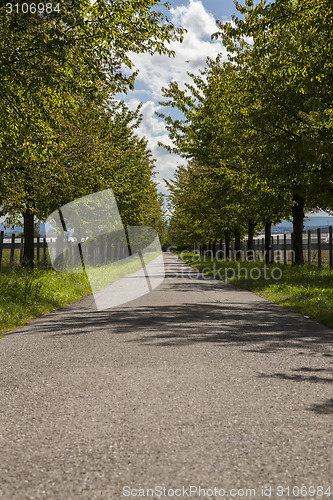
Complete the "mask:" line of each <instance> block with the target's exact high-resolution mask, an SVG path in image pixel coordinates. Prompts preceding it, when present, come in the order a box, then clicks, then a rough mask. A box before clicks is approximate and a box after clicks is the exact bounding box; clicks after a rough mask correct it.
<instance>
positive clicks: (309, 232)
mask: <svg viewBox="0 0 333 500" xmlns="http://www.w3.org/2000/svg"><path fill="white" fill-rule="evenodd" d="M308 264H309V266H310V264H311V231H310V229H308Z"/></svg>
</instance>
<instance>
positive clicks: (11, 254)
mask: <svg viewBox="0 0 333 500" xmlns="http://www.w3.org/2000/svg"><path fill="white" fill-rule="evenodd" d="M89 243H90V242H89ZM91 243H92V244H91V245H89V244H88V245H83V246H82V247H81V248H80V251H79V249H78V245H77V242H75V241H73V242H67V245H66V249H65V251H64V254H63V255H60V257H58V259H57V269H59V270H65V269H66V268H67V267H68V266H70V267H71V268H75V267H76V266H77V265H81V256H82V258H84V262H85V263H87V264H90V263H95V264H96V263H98V262H100V263H103V262H105V261H108V262H110V261H116V260H120V259H123V258H125V257H127V255H128V253H127V252H128V247H127V243H126V242H123V244H121V242H120V241H118V242H117V244H115V243H112V239H110V238H109V239H103V238H100V241H99V240H96V239H95V240H94V241H91ZM23 245H24V238H16V236H15V233H12V235H11V236H10V238H4V231H1V232H0V272H1V271H6V270H8V269H10V268H12V267H13V266H19V265H21V264H22V257H23ZM34 248H35V252H34V253H35V259H34V261H35V265H37V266H41V265H46V264H50V262H51V259H50V256H52V258H53V259H55V258H56V256H57V255H58V253H59V252H57V250H59V249H57V242H56V240H55V239H52V238H51V239H48V241H47V240H46V238H40V237H37V238H34Z"/></svg>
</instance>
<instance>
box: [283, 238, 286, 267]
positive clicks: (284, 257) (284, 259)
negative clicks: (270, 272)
mask: <svg viewBox="0 0 333 500" xmlns="http://www.w3.org/2000/svg"><path fill="white" fill-rule="evenodd" d="M283 262H284V264H285V265H286V264H287V235H286V233H285V234H284V235H283Z"/></svg>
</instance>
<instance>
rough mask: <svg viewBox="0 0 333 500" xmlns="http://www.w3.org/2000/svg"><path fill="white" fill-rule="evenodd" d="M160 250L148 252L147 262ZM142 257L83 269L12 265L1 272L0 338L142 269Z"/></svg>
mask: <svg viewBox="0 0 333 500" xmlns="http://www.w3.org/2000/svg"><path fill="white" fill-rule="evenodd" d="M158 255H159V252H147V253H145V254H144V261H145V263H146V264H148V263H149V262H150V261H151V260H153V259H155V258H156V257H157V256H158ZM141 266H142V264H141V260H140V259H139V258H136V259H123V260H121V261H117V262H115V263H113V264H110V265H102V266H95V267H91V268H87V269H90V272H89V276H90V279H91V286H90V283H89V281H88V277H87V275H86V274H85V273H60V272H57V271H55V270H54V269H52V268H50V267H49V268H44V269H43V268H36V269H34V270H33V271H31V270H28V269H23V268H21V267H19V266H15V267H14V268H13V269H12V270H9V271H8V272H6V273H0V338H1V336H2V335H1V333H5V332H8V331H10V330H12V329H13V328H16V327H18V326H21V325H23V324H25V323H27V322H29V321H30V320H32V319H33V318H36V317H37V316H40V315H42V314H45V313H48V312H51V311H53V310H55V309H58V308H60V307H62V306H65V305H66V304H70V303H72V302H76V301H78V300H80V298H82V297H84V296H85V295H88V294H90V293H91V291H92V290H91V289H93V290H95V291H96V290H98V289H100V288H103V287H106V286H109V285H110V284H111V283H113V282H114V281H116V280H118V279H119V278H121V277H123V276H125V275H126V276H127V275H129V274H131V273H134V272H135V271H137V270H139V269H141Z"/></svg>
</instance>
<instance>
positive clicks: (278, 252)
mask: <svg viewBox="0 0 333 500" xmlns="http://www.w3.org/2000/svg"><path fill="white" fill-rule="evenodd" d="M276 250H277V259H276V260H277V262H280V260H281V259H280V236H279V235H277V237H276Z"/></svg>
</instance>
